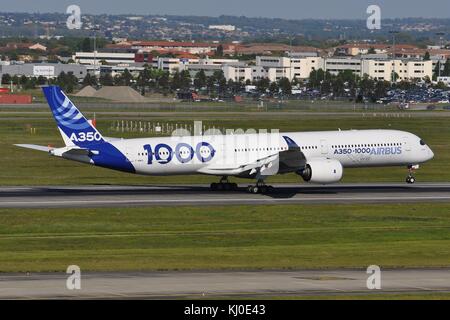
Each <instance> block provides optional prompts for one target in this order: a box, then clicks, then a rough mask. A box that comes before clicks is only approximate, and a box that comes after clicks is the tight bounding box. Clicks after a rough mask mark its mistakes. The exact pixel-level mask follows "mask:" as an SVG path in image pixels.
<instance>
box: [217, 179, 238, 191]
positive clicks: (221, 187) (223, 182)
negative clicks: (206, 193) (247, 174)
mask: <svg viewBox="0 0 450 320" xmlns="http://www.w3.org/2000/svg"><path fill="white" fill-rule="evenodd" d="M237 189H238V185H237V183H231V182H229V181H228V177H222V179H220V182H219V183H215V182H214V183H211V190H212V191H234V190H237Z"/></svg>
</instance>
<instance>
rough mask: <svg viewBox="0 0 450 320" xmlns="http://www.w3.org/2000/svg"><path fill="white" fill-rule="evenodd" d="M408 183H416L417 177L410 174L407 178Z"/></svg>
mask: <svg viewBox="0 0 450 320" xmlns="http://www.w3.org/2000/svg"><path fill="white" fill-rule="evenodd" d="M406 183H408V184H414V183H416V178H415V177H413V176H408V177H407V178H406Z"/></svg>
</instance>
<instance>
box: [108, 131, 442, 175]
mask: <svg viewBox="0 0 450 320" xmlns="http://www.w3.org/2000/svg"><path fill="white" fill-rule="evenodd" d="M284 137H288V138H289V139H290V140H291V141H294V142H295V143H296V145H297V146H298V147H300V150H301V151H302V153H303V155H304V157H305V158H306V161H309V160H311V159H315V158H327V159H334V160H337V161H339V162H340V163H341V164H342V166H343V167H381V166H407V165H417V164H420V163H423V162H426V161H428V160H430V159H432V158H433V156H434V154H433V152H432V151H431V149H430V148H429V147H428V146H427V145H426V144H425V143H424V142H422V140H421V139H420V138H419V137H417V136H416V135H414V134H411V133H408V132H404V131H397V130H350V131H322V132H290V133H270V134H268V133H260V134H236V135H212V136H188V137H163V138H142V139H122V140H113V141H110V143H111V144H112V145H114V146H115V147H116V148H117V149H119V150H120V151H121V152H122V153H123V154H124V155H126V157H127V158H128V159H129V161H130V162H131V163H132V165H133V166H134V168H135V170H136V173H137V174H143V175H182V174H198V173H201V174H213V175H226V176H233V175H238V174H239V172H240V168H242V167H243V166H246V165H248V164H251V163H255V162H258V161H259V160H260V159H263V158H266V157H269V156H271V155H274V154H277V153H279V152H283V151H287V150H288V149H289V145H288V142H287V140H286V139H285V138H284Z"/></svg>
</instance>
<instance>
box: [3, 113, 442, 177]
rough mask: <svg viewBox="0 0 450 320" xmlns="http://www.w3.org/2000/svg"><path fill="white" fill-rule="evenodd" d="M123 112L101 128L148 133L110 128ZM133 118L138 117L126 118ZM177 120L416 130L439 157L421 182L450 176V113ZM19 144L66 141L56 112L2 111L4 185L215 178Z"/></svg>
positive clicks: (391, 173) (383, 173)
mask: <svg viewBox="0 0 450 320" xmlns="http://www.w3.org/2000/svg"><path fill="white" fill-rule="evenodd" d="M123 118H124V116H122V115H121V113H120V112H117V113H116V114H114V115H109V116H108V117H107V119H104V120H103V119H102V118H101V117H100V118H98V123H99V129H100V131H101V132H102V133H103V134H104V135H106V136H122V137H125V138H127V137H143V136H147V135H146V134H142V133H117V132H113V131H111V129H110V127H111V125H112V123H113V122H114V120H116V119H123ZM126 119H127V120H130V119H133V117H129V116H128V117H126ZM134 119H136V120H144V121H160V122H165V121H174V117H173V116H172V115H171V114H170V113H168V114H167V115H165V114H162V115H161V114H159V115H158V116H155V117H151V116H150V117H149V116H148V115H147V116H145V117H139V116H134ZM176 119H177V121H185V122H186V121H188V122H192V120H194V119H195V120H202V121H203V122H204V124H206V125H208V126H216V127H219V128H234V129H235V128H243V129H249V128H256V129H264V128H265V129H269V130H270V129H280V130H281V131H284V132H286V131H308V130H336V129H337V128H341V129H366V128H385V129H399V130H406V131H410V132H413V133H415V134H417V135H419V136H421V137H422V138H423V139H425V140H426V141H427V142H428V143H429V145H430V146H431V148H432V149H433V151H434V152H435V155H436V156H435V158H434V159H433V160H432V161H431V162H429V163H427V164H425V165H423V167H422V169H421V170H419V172H418V174H417V179H418V181H419V182H420V181H450V170H448V169H449V163H450V139H449V138H450V126H449V118H448V117H447V116H442V117H419V118H415V117H414V118H408V117H404V118H397V117H390V118H381V117H376V118H374V117H362V116H361V117H339V118H335V117H326V116H325V117H319V116H309V117H301V116H292V115H289V114H286V115H282V114H281V115H280V114H277V115H274V116H273V117H268V116H267V113H255V114H254V115H251V116H248V117H247V118H242V116H239V115H235V116H233V114H232V113H227V114H226V115H224V116H222V115H220V114H210V113H206V114H203V113H202V112H192V113H187V114H185V115H183V116H179V117H177V118H176ZM31 127H33V128H36V134H31V133H30V128H31ZM15 143H33V144H41V145H49V144H50V145H53V146H61V144H62V140H61V138H60V136H59V133H58V131H57V129H56V125H55V123H54V121H53V119H51V116H50V113H44V114H43V115H39V116H38V117H37V118H33V116H32V115H27V114H23V113H21V114H10V113H8V116H7V117H6V118H3V117H2V112H0V149H1V150H2V156H1V157H0V168H1V171H0V185H46V184H51V185H61V184H98V183H101V184H151V183H163V184H164V183H210V182H211V181H212V180H215V178H212V177H207V176H183V177H157V178H155V177H141V176H134V175H129V174H123V173H117V172H113V171H110V170H106V169H101V168H95V167H90V166H86V165H82V164H77V163H74V162H68V161H66V160H63V159H57V158H52V157H49V156H48V155H47V154H45V153H41V152H37V151H32V150H25V149H21V148H18V147H15V146H13V144H15ZM405 176H406V169H405V168H374V169H348V170H345V172H344V180H343V181H344V182H403V181H404V177H405ZM269 182H272V183H275V182H295V183H301V179H300V178H299V177H298V176H296V175H293V174H291V175H284V176H276V177H273V178H272V179H271V180H270V181H269Z"/></svg>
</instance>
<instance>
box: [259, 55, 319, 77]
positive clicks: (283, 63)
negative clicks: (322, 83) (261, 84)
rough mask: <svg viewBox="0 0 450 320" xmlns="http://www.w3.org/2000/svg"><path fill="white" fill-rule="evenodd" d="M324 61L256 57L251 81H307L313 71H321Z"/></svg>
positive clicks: (311, 58) (295, 57)
mask: <svg viewBox="0 0 450 320" xmlns="http://www.w3.org/2000/svg"><path fill="white" fill-rule="evenodd" d="M323 68H324V60H323V58H321V57H318V56H293V57H290V58H289V57H272V56H261V57H256V65H255V66H254V67H253V68H252V80H254V81H258V80H260V79H263V78H268V79H269V80H270V81H271V82H273V81H278V80H280V79H281V78H288V79H289V80H291V81H292V80H293V79H294V78H297V79H307V78H309V75H310V74H311V72H312V71H313V70H318V69H323Z"/></svg>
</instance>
